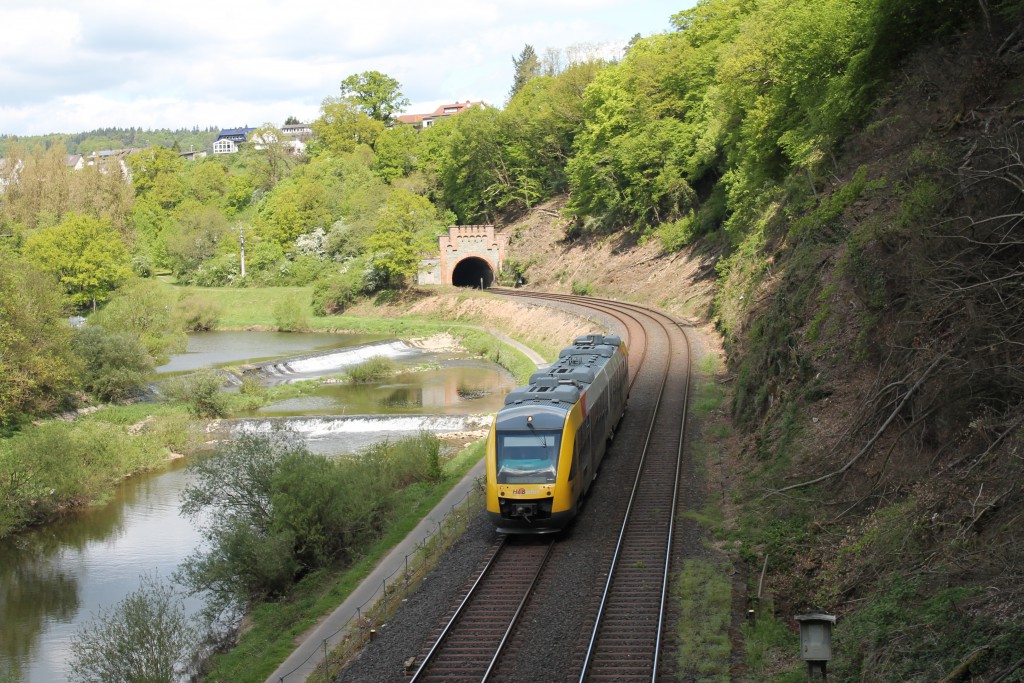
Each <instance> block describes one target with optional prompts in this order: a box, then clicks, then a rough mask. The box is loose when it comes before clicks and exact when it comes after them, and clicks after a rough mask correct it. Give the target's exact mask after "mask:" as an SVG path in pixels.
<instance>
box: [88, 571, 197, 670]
mask: <svg viewBox="0 0 1024 683" xmlns="http://www.w3.org/2000/svg"><path fill="white" fill-rule="evenodd" d="M199 633H200V631H199V628H198V626H197V625H196V623H195V622H194V621H193V620H191V619H189V618H188V617H187V616H186V614H185V608H184V606H183V604H182V600H181V598H180V597H179V596H176V595H175V594H174V590H173V589H172V588H171V587H170V586H168V585H167V584H165V583H162V582H160V581H158V580H157V579H156V578H154V577H152V576H144V577H143V579H142V582H141V583H140V585H139V587H138V588H137V589H136V590H135V591H133V592H132V593H130V594H129V595H128V596H127V597H126V598H125V599H124V600H122V601H121V602H119V603H117V605H116V606H114V607H112V608H110V609H101V610H100V612H99V614H98V615H97V616H96V618H95V619H94V620H93V621H92V622H91V623H89V624H86V625H85V626H83V627H82V629H81V630H80V631H79V632H78V633H77V634H76V636H75V637H74V639H73V640H72V641H71V661H70V668H71V674H70V680H71V681H74V682H75V683H78V682H81V683H95V682H97V681H98V682H99V683H120V682H121V681H147V682H149V681H152V682H158V681H159V682H161V683H163V682H166V683H173V682H174V681H178V680H182V678H183V677H184V676H187V675H188V674H191V673H193V672H192V671H191V670H190V665H191V663H192V662H193V661H194V660H195V655H196V653H197V651H198V649H199Z"/></svg>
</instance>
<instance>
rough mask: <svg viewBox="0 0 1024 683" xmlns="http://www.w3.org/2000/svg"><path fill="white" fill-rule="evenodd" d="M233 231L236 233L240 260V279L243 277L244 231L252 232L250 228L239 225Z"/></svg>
mask: <svg viewBox="0 0 1024 683" xmlns="http://www.w3.org/2000/svg"><path fill="white" fill-rule="evenodd" d="M234 229H235V230H237V231H238V251H239V253H240V255H241V260H242V277H245V231H246V230H252V227H251V226H248V227H242V226H241V225H239V226H238V227H237V228H234Z"/></svg>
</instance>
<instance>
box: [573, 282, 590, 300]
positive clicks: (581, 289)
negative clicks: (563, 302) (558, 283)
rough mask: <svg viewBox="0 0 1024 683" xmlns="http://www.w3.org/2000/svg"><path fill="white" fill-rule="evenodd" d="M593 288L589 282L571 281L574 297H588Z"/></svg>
mask: <svg viewBox="0 0 1024 683" xmlns="http://www.w3.org/2000/svg"><path fill="white" fill-rule="evenodd" d="M593 291H594V288H593V286H592V285H591V284H590V283H589V282H579V281H578V280H573V281H572V293H573V294H575V295H576V296H590V295H591V293H593Z"/></svg>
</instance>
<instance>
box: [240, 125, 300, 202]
mask: <svg viewBox="0 0 1024 683" xmlns="http://www.w3.org/2000/svg"><path fill="white" fill-rule="evenodd" d="M249 143H250V144H249V145H248V146H247V149H246V150H245V152H244V153H245V155H246V156H247V157H248V160H249V161H250V168H251V171H250V172H251V173H252V174H253V175H254V176H255V177H256V184H257V185H258V186H259V187H262V188H263V189H265V190H270V189H272V188H273V187H274V186H275V185H277V184H278V182H280V181H281V179H282V178H284V176H285V175H286V174H287V172H288V170H289V169H290V168H291V167H292V166H294V165H295V159H294V157H293V156H292V155H291V153H290V152H289V151H288V148H287V147H285V145H284V134H283V133H282V132H281V131H280V130H279V129H277V128H275V127H274V126H273V125H271V124H269V123H264V124H263V125H262V126H260V127H259V128H257V129H256V130H255V131H253V133H252V135H251V136H250V138H249ZM253 162H255V163H253Z"/></svg>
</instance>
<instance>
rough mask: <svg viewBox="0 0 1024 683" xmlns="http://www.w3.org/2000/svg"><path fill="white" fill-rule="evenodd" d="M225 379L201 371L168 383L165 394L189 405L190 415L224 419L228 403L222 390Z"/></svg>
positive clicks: (216, 374) (209, 372)
mask: <svg viewBox="0 0 1024 683" xmlns="http://www.w3.org/2000/svg"><path fill="white" fill-rule="evenodd" d="M223 386H224V377H223V376H222V375H221V374H220V373H218V372H215V371H213V370H201V371H199V372H197V373H195V374H192V375H188V376H187V377H179V378H177V379H173V380H170V381H168V382H166V383H165V384H164V386H163V390H164V393H165V394H167V396H168V397H169V398H171V399H174V400H176V401H182V402H183V403H185V404H187V406H188V410H189V412H190V413H192V414H193V415H195V416H196V417H204V418H210V417H224V416H225V415H226V414H227V402H226V399H225V397H224V394H223V393H222V392H221V388H222V387H223Z"/></svg>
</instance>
